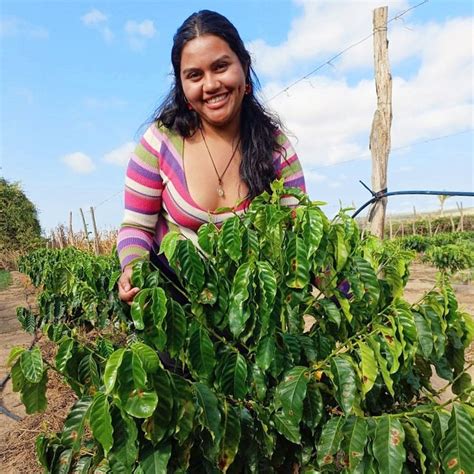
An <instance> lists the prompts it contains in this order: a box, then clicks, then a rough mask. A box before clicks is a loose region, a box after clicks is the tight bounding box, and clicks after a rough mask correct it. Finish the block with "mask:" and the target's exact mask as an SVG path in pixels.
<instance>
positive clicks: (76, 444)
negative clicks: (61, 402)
mask: <svg viewBox="0 0 474 474" xmlns="http://www.w3.org/2000/svg"><path fill="white" fill-rule="evenodd" d="M90 406H91V399H90V397H85V398H83V399H81V400H78V401H77V402H76V403H75V404H74V406H73V407H72V409H71V411H70V412H69V414H68V416H67V418H66V421H65V422H64V428H63V431H62V433H61V443H62V444H64V445H65V446H67V447H69V448H71V449H72V450H73V452H78V451H79V449H80V447H81V444H82V436H83V434H84V425H85V423H86V421H87V418H88V416H89V408H90Z"/></svg>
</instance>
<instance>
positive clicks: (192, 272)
mask: <svg viewBox="0 0 474 474" xmlns="http://www.w3.org/2000/svg"><path fill="white" fill-rule="evenodd" d="M174 261H175V267H176V270H177V272H178V274H179V276H180V277H181V278H183V279H184V280H185V281H186V282H187V284H188V285H189V286H190V287H191V289H193V290H194V291H195V292H196V293H199V292H200V291H201V290H202V287H203V286H204V282H205V278H204V264H203V261H202V259H201V257H200V256H199V254H198V252H197V250H196V247H195V246H194V244H193V243H192V242H191V241H190V240H180V241H179V242H178V247H177V249H176V255H175V259H174Z"/></svg>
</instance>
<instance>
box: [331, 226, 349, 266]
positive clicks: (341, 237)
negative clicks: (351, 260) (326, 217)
mask: <svg viewBox="0 0 474 474" xmlns="http://www.w3.org/2000/svg"><path fill="white" fill-rule="evenodd" d="M333 229H334V231H335V233H336V242H335V243H334V247H335V256H336V262H335V263H336V271H337V272H340V271H341V270H342V269H343V267H344V265H345V264H346V261H347V257H348V256H349V251H348V249H347V245H346V235H345V232H344V228H343V227H342V226H341V225H340V224H336V225H334V227H333Z"/></svg>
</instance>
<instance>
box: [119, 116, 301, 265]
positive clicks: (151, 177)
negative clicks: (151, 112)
mask: <svg viewBox="0 0 474 474" xmlns="http://www.w3.org/2000/svg"><path fill="white" fill-rule="evenodd" d="M276 138H277V141H278V143H279V144H280V145H281V146H282V150H281V151H278V152H274V153H273V165H274V167H275V172H276V175H277V177H278V178H283V179H284V185H285V187H297V188H300V189H301V190H303V191H305V192H306V188H305V181H304V176H303V171H302V169H301V164H300V162H299V160H298V157H297V155H296V153H295V151H294V149H293V147H292V145H291V143H290V142H289V140H288V138H287V137H286V136H285V134H284V133H283V132H282V131H281V130H280V131H278V132H277V136H276ZM183 151H184V140H183V137H182V136H181V135H179V134H178V133H176V132H173V131H171V130H169V129H167V128H166V127H164V126H162V125H158V124H157V123H156V122H155V123H153V124H151V125H150V126H149V127H148V129H147V130H146V132H145V133H144V134H143V136H142V137H141V139H140V141H139V143H138V144H137V146H136V148H135V150H134V152H133V153H132V155H131V157H130V160H129V163H128V167H127V172H126V177H125V195H124V201H125V212H124V218H123V222H122V225H121V228H120V231H119V233H118V237H117V251H118V255H119V259H120V264H121V266H122V268H124V267H125V266H126V265H128V264H130V263H132V262H133V261H135V260H137V259H139V258H143V257H146V256H149V253H150V251H152V249H154V251H157V250H158V249H159V247H160V242H161V241H162V240H163V237H164V236H165V235H166V234H167V233H168V232H169V231H172V230H173V231H179V232H180V233H181V234H182V235H183V236H185V237H187V238H189V239H191V240H192V241H193V242H194V243H195V244H197V231H198V229H199V227H200V226H201V225H202V224H205V223H208V222H213V223H214V224H215V225H216V226H218V227H220V226H221V225H222V223H223V222H224V221H225V220H226V219H228V218H229V217H232V216H234V215H236V214H237V215H240V214H242V213H243V212H245V209H246V208H247V207H248V205H249V204H250V202H249V200H244V201H243V202H241V203H240V204H239V205H238V206H236V207H234V208H233V209H232V211H227V212H215V211H209V210H206V209H203V208H202V207H201V206H199V204H198V203H196V202H195V201H194V199H193V198H192V196H191V195H190V193H189V190H188V186H187V183H186V176H185V172H184V165H183ZM284 204H287V205H291V204H292V202H291V198H288V202H284Z"/></svg>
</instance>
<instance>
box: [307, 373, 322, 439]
mask: <svg viewBox="0 0 474 474" xmlns="http://www.w3.org/2000/svg"><path fill="white" fill-rule="evenodd" d="M323 410H324V406H323V398H322V396H321V392H320V391H319V388H318V386H317V385H316V383H314V382H309V383H308V386H307V390H306V398H305V399H304V402H303V422H304V424H305V425H306V426H308V427H309V428H311V429H312V430H313V431H314V429H315V428H316V427H317V426H318V424H319V422H320V421H321V418H322V416H323V412H324V411H323Z"/></svg>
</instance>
